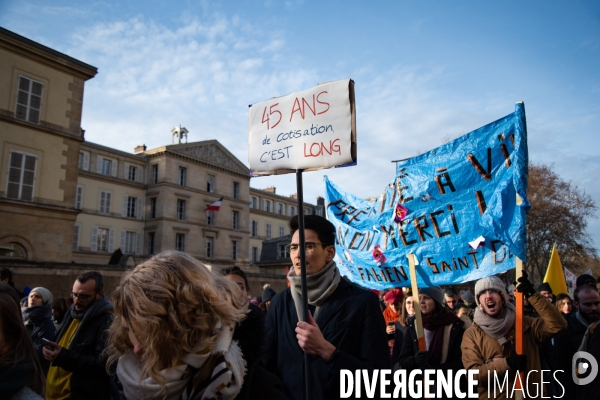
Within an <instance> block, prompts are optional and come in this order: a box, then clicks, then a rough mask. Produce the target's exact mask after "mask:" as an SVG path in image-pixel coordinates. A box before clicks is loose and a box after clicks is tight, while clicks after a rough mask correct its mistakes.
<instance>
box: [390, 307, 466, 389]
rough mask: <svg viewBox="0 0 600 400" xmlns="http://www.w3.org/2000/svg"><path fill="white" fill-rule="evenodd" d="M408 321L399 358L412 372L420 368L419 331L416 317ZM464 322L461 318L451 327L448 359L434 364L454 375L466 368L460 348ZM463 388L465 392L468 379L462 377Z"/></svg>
mask: <svg viewBox="0 0 600 400" xmlns="http://www.w3.org/2000/svg"><path fill="white" fill-rule="evenodd" d="M406 323H407V328H406V332H405V333H404V342H403V343H402V350H401V351H400V356H399V357H398V358H399V363H400V368H401V369H406V370H407V372H408V373H410V371H412V370H413V369H418V368H419V367H418V366H417V363H416V362H415V357H414V356H415V354H417V352H418V351H419V341H418V340H417V331H416V329H415V317H414V316H412V317H409V318H408V319H407V320H406ZM463 324H464V322H463V321H460V320H459V321H456V322H454V323H453V324H452V328H451V329H450V340H449V342H448V356H447V357H446V361H445V362H444V363H442V364H439V365H433V366H432V367H433V368H435V369H436V370H441V371H443V372H444V373H446V371H448V370H452V371H453V374H452V376H454V374H455V373H456V372H457V371H458V370H461V369H463V368H464V367H463V363H462V351H461V349H460V346H461V343H462V338H463V334H464V333H465V328H464V326H463ZM463 378H464V376H463ZM461 389H462V391H463V392H466V390H467V381H466V379H461ZM442 398H446V397H442ZM451 398H452V397H451Z"/></svg>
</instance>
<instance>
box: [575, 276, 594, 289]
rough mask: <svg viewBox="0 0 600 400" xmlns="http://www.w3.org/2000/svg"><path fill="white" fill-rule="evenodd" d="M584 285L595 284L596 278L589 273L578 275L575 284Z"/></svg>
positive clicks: (577, 285)
mask: <svg viewBox="0 0 600 400" xmlns="http://www.w3.org/2000/svg"><path fill="white" fill-rule="evenodd" d="M584 285H588V286H596V279H595V278H594V277H593V276H591V275H590V274H582V275H579V276H578V277H577V280H576V281H575V286H576V287H580V286H584Z"/></svg>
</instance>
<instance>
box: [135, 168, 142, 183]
mask: <svg viewBox="0 0 600 400" xmlns="http://www.w3.org/2000/svg"><path fill="white" fill-rule="evenodd" d="M137 169H138V171H137V172H138V173H137V174H135V181H136V182H141V181H142V174H143V173H144V168H142V167H137Z"/></svg>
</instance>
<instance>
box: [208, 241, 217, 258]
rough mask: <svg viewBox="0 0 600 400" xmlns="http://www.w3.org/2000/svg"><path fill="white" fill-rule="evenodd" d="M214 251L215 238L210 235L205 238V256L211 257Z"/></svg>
mask: <svg viewBox="0 0 600 400" xmlns="http://www.w3.org/2000/svg"><path fill="white" fill-rule="evenodd" d="M214 251H215V239H214V238H211V237H207V238H206V257H207V258H213V257H214Z"/></svg>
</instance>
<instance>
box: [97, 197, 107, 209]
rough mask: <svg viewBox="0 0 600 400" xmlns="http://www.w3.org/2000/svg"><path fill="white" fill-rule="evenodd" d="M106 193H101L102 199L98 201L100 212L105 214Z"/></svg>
mask: <svg viewBox="0 0 600 400" xmlns="http://www.w3.org/2000/svg"><path fill="white" fill-rule="evenodd" d="M105 197H106V192H100V199H98V211H100V212H104V202H105V201H106V199H105Z"/></svg>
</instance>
